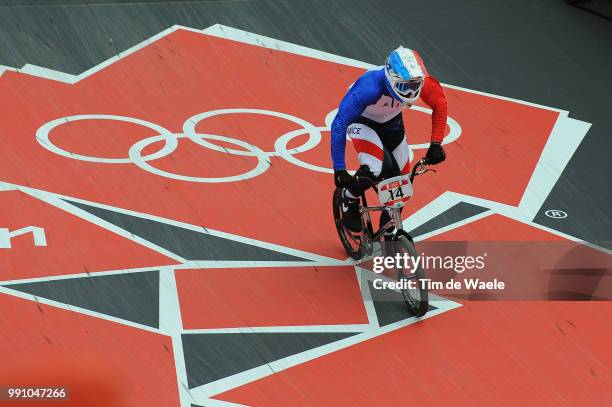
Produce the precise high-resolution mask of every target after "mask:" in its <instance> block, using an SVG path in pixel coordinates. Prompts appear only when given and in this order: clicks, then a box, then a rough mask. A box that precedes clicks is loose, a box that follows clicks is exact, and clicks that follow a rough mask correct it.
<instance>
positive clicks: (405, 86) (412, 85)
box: [395, 80, 423, 96]
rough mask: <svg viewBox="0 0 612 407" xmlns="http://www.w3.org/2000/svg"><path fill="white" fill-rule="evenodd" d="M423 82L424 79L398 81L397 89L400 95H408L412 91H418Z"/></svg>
mask: <svg viewBox="0 0 612 407" xmlns="http://www.w3.org/2000/svg"><path fill="white" fill-rule="evenodd" d="M422 84H423V81H421V80H413V81H402V82H396V84H395V89H396V90H397V93H399V94H400V95H402V96H406V95H408V94H410V93H413V92H416V91H418V90H419V89H420V87H421V85H422Z"/></svg>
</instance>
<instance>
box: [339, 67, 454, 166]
mask: <svg viewBox="0 0 612 407" xmlns="http://www.w3.org/2000/svg"><path fill="white" fill-rule="evenodd" d="M420 97H421V99H422V100H423V101H424V102H425V103H426V104H427V105H428V106H429V107H430V108H431V109H432V115H431V119H432V131H431V141H438V142H441V141H442V140H443V138H444V131H445V129H446V116H447V105H446V98H445V97H444V91H443V90H442V87H441V86H440V83H439V82H438V80H437V79H435V78H434V77H432V76H428V77H427V78H426V79H425V84H424V85H423V89H422V90H421V94H420ZM402 107H403V106H402V104H401V103H399V102H398V101H397V100H395V98H393V96H391V93H390V92H389V89H388V87H387V82H386V79H385V72H384V68H382V67H381V68H378V69H375V70H370V71H367V72H365V73H364V74H363V75H362V76H361V77H360V78H359V79H358V80H357V81H356V82H355V83H354V84H353V85H352V86H351V87H350V89H349V90H348V92H347V93H346V95H345V96H344V98H343V99H342V101H341V102H340V106H339V107H338V113H337V114H336V117H335V118H334V121H333V122H332V126H331V156H332V161H333V165H334V170H342V169H345V168H346V163H345V157H344V156H345V149H346V134H347V129H348V127H349V126H350V125H351V124H352V123H355V122H358V121H359V119H360V118H366V119H368V120H372V121H374V122H376V123H380V124H381V125H382V126H383V127H384V124H386V123H390V122H394V121H396V120H398V119H397V116H398V115H399V114H400V113H401V111H402ZM394 119H395V120H394ZM399 119H400V120H401V116H400V118H399ZM380 133H381V134H378V136H379V137H381V138H383V137H384V132H380Z"/></svg>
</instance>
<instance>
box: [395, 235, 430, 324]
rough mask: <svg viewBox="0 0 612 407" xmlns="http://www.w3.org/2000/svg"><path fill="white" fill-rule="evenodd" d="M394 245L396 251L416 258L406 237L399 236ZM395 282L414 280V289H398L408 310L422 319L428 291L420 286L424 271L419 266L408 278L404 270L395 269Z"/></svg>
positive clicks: (427, 300)
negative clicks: (415, 281) (395, 245)
mask: <svg viewBox="0 0 612 407" xmlns="http://www.w3.org/2000/svg"><path fill="white" fill-rule="evenodd" d="M396 243H397V244H398V246H397V250H402V249H404V250H406V251H407V252H408V255H409V256H411V257H414V258H416V257H418V254H417V251H416V248H415V247H414V243H413V242H412V241H411V240H410V239H408V238H407V237H406V236H400V237H399V238H398V239H397V241H396ZM396 270H397V280H398V281H402V280H409V279H416V280H417V282H418V283H417V287H416V288H414V289H400V291H401V293H402V297H403V298H404V302H405V304H406V306H407V307H408V310H409V311H410V312H411V313H413V314H414V315H415V316H416V317H419V318H420V317H422V316H424V315H425V314H426V313H427V310H428V309H429V290H428V289H427V286H425V287H423V286H421V284H420V282H421V281H423V280H424V279H425V271H424V270H423V267H421V265H420V264H419V266H418V267H417V269H416V270H415V271H414V273H410V276H408V275H407V274H406V270H405V269H404V268H402V267H396Z"/></svg>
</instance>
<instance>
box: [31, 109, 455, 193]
mask: <svg viewBox="0 0 612 407" xmlns="http://www.w3.org/2000/svg"><path fill="white" fill-rule="evenodd" d="M411 109H414V110H416V111H418V112H423V113H428V114H431V112H432V111H431V109H427V108H423V107H419V106H412V107H411ZM336 112H337V109H335V110H332V111H331V112H329V113H328V114H327V115H326V116H325V126H322V127H318V126H314V125H313V124H312V123H310V122H308V121H306V120H303V119H301V118H299V117H295V116H292V115H290V114H287V113H280V112H275V111H272V110H263V109H247V108H239V109H219V110H211V111H208V112H203V113H199V114H196V115H194V116H192V117H190V118H189V119H187V120H185V123H184V124H183V133H182V134H181V133H178V134H177V133H172V132H171V131H170V130H168V129H165V128H163V127H162V126H159V125H157V124H155V123H151V122H148V121H146V120H142V119H136V118H133V117H127V116H117V115H106V114H83V115H74V116H66V117H61V118H59V119H55V120H51V121H50V122H47V123H45V124H44V125H42V126H41V127H40V128H39V129H38V130H37V131H36V140H37V141H38V143H39V144H40V145H41V146H42V147H44V148H46V149H47V150H49V151H51V152H53V153H55V154H58V155H61V156H64V157H67V158H71V159H75V160H80V161H88V162H95V163H104V164H134V165H137V166H138V167H139V168H141V169H143V170H145V171H147V172H150V173H152V174H156V175H159V176H162V177H166V178H171V179H176V180H182V181H189V182H204V183H217V182H234V181H241V180H245V179H249V178H253V177H256V176H258V175H261V174H263V173H264V172H266V171H267V170H268V168H269V167H270V157H273V156H274V157H281V158H283V159H284V160H285V161H287V162H290V163H292V164H294V165H297V166H299V167H302V168H305V169H308V170H312V171H318V172H324V173H330V174H331V173H333V172H334V171H333V169H331V168H326V167H321V166H318V165H314V164H310V163H307V162H305V161H303V160H300V159H299V158H297V157H296V156H295V154H299V153H303V152H305V151H309V150H311V149H313V148H315V147H317V146H318V145H319V143H320V142H321V139H322V135H321V132H322V131H330V129H331V124H332V121H333V119H334V117H335V116H336ZM245 113H247V114H260V115H267V116H273V117H278V118H281V119H285V120H289V121H292V122H294V123H296V124H298V125H300V126H302V128H301V129H297V130H292V131H289V132H287V133H285V134H283V135H281V136H280V137H279V138H278V139H277V140H276V141H275V143H274V151H263V150H262V149H260V148H259V147H257V146H254V145H252V144H250V143H247V142H246V141H243V140H238V139H235V138H231V137H226V136H219V135H214V134H200V133H198V132H197V131H196V127H197V125H198V124H199V123H200V122H201V121H202V120H204V119H206V118H209V117H213V116H218V115H224V114H245ZM79 120H116V121H122V122H127V123H134V124H139V125H141V126H144V127H147V128H149V129H151V130H154V131H156V132H157V135H154V136H151V137H147V138H145V139H142V140H140V141H137V142H136V143H134V144H133V145H132V146H131V147H130V149H129V152H128V158H107V157H93V156H87V155H82V154H76V153H72V152H69V151H67V150H64V149H62V148H60V147H58V146H56V145H55V144H54V143H53V142H52V141H51V139H50V137H49V133H50V132H51V131H52V130H53V129H55V128H56V127H58V126H60V125H62V124H67V123H70V122H75V121H79ZM447 123H448V126H449V128H450V132H449V134H448V135H447V136H446V137H445V138H444V142H443V143H442V144H448V143H452V142H453V141H455V140H457V139H458V138H459V137H460V136H461V126H460V125H459V123H457V121H456V120H454V119H453V118H451V117H448V119H447ZM304 134H308V140H306V141H305V142H304V143H303V144H302V145H300V146H298V147H295V148H291V149H288V148H287V146H288V145H289V143H290V142H291V141H292V140H293V139H294V138H296V137H299V136H301V135H304ZM182 138H187V139H189V140H190V141H192V142H194V143H196V144H198V145H199V146H201V147H205V148H208V149H211V150H214V151H218V152H222V153H226V154H232V155H240V156H249V157H255V158H257V165H256V166H255V167H254V168H253V169H251V170H249V171H247V172H245V173H243V174H239V175H233V176H227V177H214V178H209V177H194V176H188V175H180V174H175V173H171V172H168V171H164V170H161V169H159V168H156V167H154V166H152V165H151V164H150V163H149V161H152V160H155V159H158V158H163V157H166V156H168V155H170V154H172V153H173V152H174V151H175V150H176V148H177V147H178V141H179V139H182ZM210 140H217V141H222V142H226V143H230V144H234V145H236V146H238V147H241V148H242V149H241V150H238V149H233V148H225V147H222V146H220V145H217V144H215V143H212V142H211V141H210ZM159 141H164V146H163V147H162V148H161V149H159V150H157V151H156V152H154V153H151V154H148V155H142V152H143V150H144V149H145V148H146V147H147V146H149V145H151V144H154V143H157V142H159ZM428 147H429V143H421V144H411V145H410V158H409V159H410V161H412V159H413V157H414V155H413V152H412V150H414V149H423V148H428Z"/></svg>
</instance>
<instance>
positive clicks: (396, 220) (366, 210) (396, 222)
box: [360, 158, 435, 244]
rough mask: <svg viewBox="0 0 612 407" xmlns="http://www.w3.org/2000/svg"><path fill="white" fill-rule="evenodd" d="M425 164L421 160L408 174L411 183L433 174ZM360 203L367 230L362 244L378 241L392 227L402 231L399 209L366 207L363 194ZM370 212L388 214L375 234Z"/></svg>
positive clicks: (374, 186)
mask: <svg viewBox="0 0 612 407" xmlns="http://www.w3.org/2000/svg"><path fill="white" fill-rule="evenodd" d="M426 164H427V162H426V160H425V158H422V159H421V160H419V161H418V162H417V164H416V165H415V166H414V168H413V169H412V173H411V174H410V182H411V183H412V182H413V181H414V177H415V176H417V175H421V174H424V173H426V172H428V171H433V172H435V170H433V169H431V168H427V169H426V168H425V165H426ZM372 188H374V189H376V185H373V186H372ZM361 202H362V205H361V208H360V213H361V217H362V222H363V224H364V225H366V230H367V231H366V233H364V238H365V239H364V243H366V244H369V243H371V242H377V241H380V240H381V237H382V235H383V232H384V231H385V230H388V229H390V228H392V227H395V229H396V230H403V221H402V213H401V208H392V207H388V206H368V201H367V198H366V196H365V193H363V194H362V195H361ZM370 212H387V213H388V214H389V217H390V220H389V221H388V222H387V223H385V224H384V225H381V227H380V228H379V229H378V230H377V231H376V232H374V229H373V228H372V218H371V216H370Z"/></svg>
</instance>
